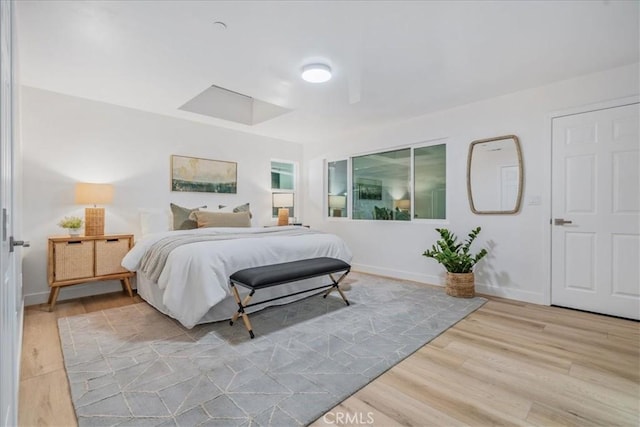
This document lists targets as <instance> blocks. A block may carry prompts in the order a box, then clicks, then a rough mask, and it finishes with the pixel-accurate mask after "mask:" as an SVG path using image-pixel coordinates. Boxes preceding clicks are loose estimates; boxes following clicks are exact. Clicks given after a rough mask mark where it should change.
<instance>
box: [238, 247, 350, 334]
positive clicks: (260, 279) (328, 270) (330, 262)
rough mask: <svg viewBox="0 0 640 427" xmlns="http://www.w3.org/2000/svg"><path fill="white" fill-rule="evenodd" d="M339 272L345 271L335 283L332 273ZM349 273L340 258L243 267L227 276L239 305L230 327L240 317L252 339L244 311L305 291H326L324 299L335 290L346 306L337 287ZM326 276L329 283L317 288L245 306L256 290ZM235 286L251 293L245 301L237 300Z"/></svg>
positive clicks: (247, 318)
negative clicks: (328, 278) (329, 279)
mask: <svg viewBox="0 0 640 427" xmlns="http://www.w3.org/2000/svg"><path fill="white" fill-rule="evenodd" d="M341 271H344V273H343V274H342V275H341V276H340V277H339V278H338V279H337V280H336V279H335V278H334V277H333V274H334V273H339V272H341ZM349 271H351V266H350V265H349V264H347V263H346V262H344V261H342V260H340V259H336V258H327V257H322V258H310V259H303V260H299V261H291V262H284V263H280V264H271V265H263V266H260V267H252V268H245V269H244V270H240V271H236V272H235V273H233V274H232V275H231V276H230V277H229V284H230V285H231V291H232V293H233V297H234V298H235V300H236V303H238V311H237V312H236V313H235V314H234V315H233V317H232V318H231V320H230V321H229V324H230V325H233V322H235V321H236V320H238V317H240V316H242V320H243V321H244V326H245V327H246V328H247V330H248V331H249V336H250V337H251V338H252V339H253V338H254V336H255V335H254V333H253V328H252V327H251V322H250V321H249V316H247V313H246V312H245V309H246V308H248V307H252V306H254V305H258V304H264V303H266V302H270V301H275V300H279V299H282V298H287V297H290V296H293V295H298V294H302V293H305V292H311V291H316V290H318V289H326V288H329V289H328V290H327V291H326V292H325V293H324V295H323V298H326V297H327V296H328V295H329V294H330V293H331V292H332V291H333V290H334V289H336V290H337V291H338V292H339V293H340V296H341V297H342V299H343V300H344V302H345V303H346V304H347V305H349V301H348V300H347V298H346V297H345V296H344V293H343V292H342V289H340V287H339V284H340V282H341V281H342V280H343V279H344V278H345V277H346V276H347V274H349ZM325 275H328V276H329V277H330V278H331V282H332V283H331V284H327V285H322V286H318V287H317V288H313V289H305V290H304V291H300V292H294V293H292V294H287V295H283V296H279V297H276V298H271V299H268V300H266V301H260V302H257V303H253V304H248V303H249V301H250V300H251V298H252V297H253V295H254V294H255V292H256V290H258V289H264V288H270V287H272V286H278V285H282V284H285V283H291V282H296V281H298V280H304V279H310V278H312V277H320V276H325ZM236 285H240V286H242V287H245V288H248V289H250V290H251V292H249V294H248V295H247V296H245V298H244V300H242V299H240V294H239V293H238V289H237V288H236Z"/></svg>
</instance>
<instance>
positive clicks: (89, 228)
mask: <svg viewBox="0 0 640 427" xmlns="http://www.w3.org/2000/svg"><path fill="white" fill-rule="evenodd" d="M84 235H85V236H104V208H85V210H84Z"/></svg>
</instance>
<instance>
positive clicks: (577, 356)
mask: <svg viewBox="0 0 640 427" xmlns="http://www.w3.org/2000/svg"><path fill="white" fill-rule="evenodd" d="M488 298H489V301H488V302H487V303H486V304H485V305H484V306H483V307H481V308H480V309H479V310H477V311H476V312H474V313H472V314H471V315H469V316H468V317H467V318H465V319H464V320H462V321H460V322H459V323H458V324H456V325H455V326H454V327H452V328H450V329H449V330H447V331H446V332H445V333H443V334H442V335H440V336H439V337H438V338H436V339H435V340H433V341H431V342H430V343H429V344H427V345H425V346H424V347H422V348H421V349H420V350H418V351H417V352H416V353H414V354H413V355H411V356H410V357H408V358H407V359H405V360H404V361H402V362H401V363H399V364H398V365H396V366H395V367H393V368H392V369H390V370H389V371H387V372H386V373H384V374H383V375H381V376H380V377H378V378H377V379H376V380H375V381H373V382H372V383H370V384H369V385H367V386H366V387H364V388H363V389H361V390H360V391H358V392H356V393H355V394H354V395H353V396H351V397H350V398H348V399H347V400H345V401H344V402H342V403H341V404H340V405H338V406H336V407H335V408H333V409H332V410H331V411H329V412H328V413H327V414H325V415H324V416H323V417H321V418H320V419H318V420H317V421H316V422H314V423H313V424H312V426H314V427H321V426H336V425H337V426H343V425H353V426H357V425H359V426H362V425H373V426H384V427H387V426H396V425H403V426H458V425H473V426H485V425H537V426H555V425H574V426H612V425H616V426H638V425H640V354H639V353H640V323H638V322H633V321H629V320H622V319H615V318H611V317H606V316H599V315H595V314H590V313H583V312H578V311H573V310H567V309H561V308H556V307H545V306H538V305H533V304H527V303H521V302H515V301H509V300H505V299H498V298H492V297H488ZM141 301H142V300H141V299H140V298H139V297H137V296H136V297H135V298H134V300H133V301H132V300H131V299H130V298H129V297H128V296H125V295H124V294H121V293H116V294H109V295H103V296H95V297H89V298H82V299H79V300H74V301H71V302H65V301H63V302H61V303H59V304H58V306H57V307H56V311H55V312H53V313H49V312H48V311H47V306H46V305H41V306H33V307H27V308H26V309H25V327H24V341H23V353H22V372H21V381H20V408H19V423H20V425H21V426H39V425H49V426H74V425H76V420H75V415H74V411H73V407H72V405H71V397H70V394H69V388H68V383H67V379H66V375H65V371H64V366H63V361H62V352H61V349H60V342H59V339H58V332H57V323H56V320H57V318H59V317H63V316H69V315H74V314H79V313H85V312H91V311H96V310H102V309H106V308H110V307H115V306H121V305H127V304H131V303H137V302H141Z"/></svg>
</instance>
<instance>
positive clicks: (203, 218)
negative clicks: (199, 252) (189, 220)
mask: <svg viewBox="0 0 640 427" xmlns="http://www.w3.org/2000/svg"><path fill="white" fill-rule="evenodd" d="M193 216H195V217H196V221H197V223H198V228H204V227H251V219H250V218H249V212H235V213H234V212H207V211H196V212H194V213H193Z"/></svg>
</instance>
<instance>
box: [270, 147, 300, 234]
mask: <svg viewBox="0 0 640 427" xmlns="http://www.w3.org/2000/svg"><path fill="white" fill-rule="evenodd" d="M274 162H276V163H286V164H290V165H293V189H292V190H290V189H286V188H273V187H271V182H272V181H271V173H272V172H273V163H274ZM299 170H300V168H299V167H298V162H297V161H295V160H285V159H276V158H272V159H270V160H269V188H270V189H271V198H270V201H269V204H270V205H271V219H278V214H277V213H276V214H275V215H274V214H273V194H274V193H291V194H293V212H290V213H289V218H290V219H291V220H292V221H295V219H296V218H300V204H299V200H298V183H299Z"/></svg>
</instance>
